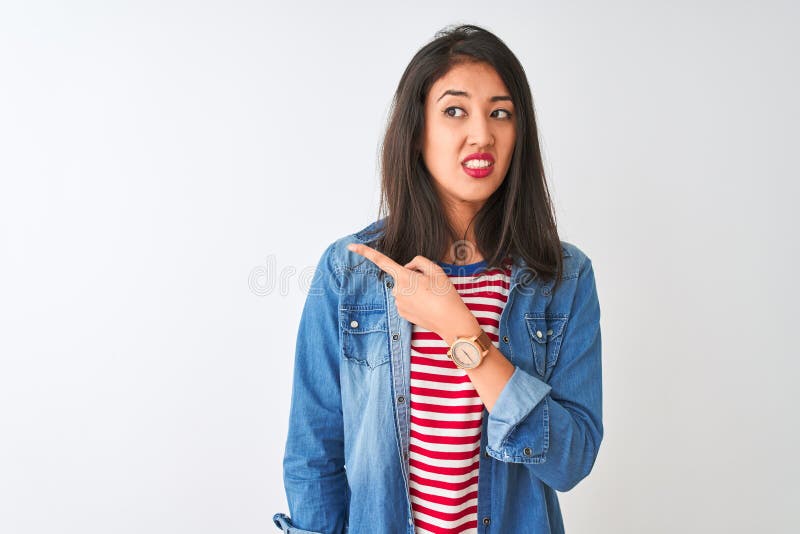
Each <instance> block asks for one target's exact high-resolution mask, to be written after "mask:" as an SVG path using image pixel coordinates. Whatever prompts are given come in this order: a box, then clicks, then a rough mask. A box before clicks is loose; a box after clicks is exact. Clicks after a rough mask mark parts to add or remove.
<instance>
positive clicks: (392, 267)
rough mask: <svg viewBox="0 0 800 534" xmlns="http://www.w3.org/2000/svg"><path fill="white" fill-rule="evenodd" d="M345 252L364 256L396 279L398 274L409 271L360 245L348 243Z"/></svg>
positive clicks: (377, 252) (380, 253) (387, 257)
mask: <svg viewBox="0 0 800 534" xmlns="http://www.w3.org/2000/svg"><path fill="white" fill-rule="evenodd" d="M347 250H349V251H351V252H355V253H356V254H360V255H362V256H364V257H365V258H367V259H368V260H369V261H371V262H372V263H374V264H375V265H377V266H378V267H379V268H380V269H381V270H382V271H384V272H387V273H389V274H390V275H392V276H393V277H395V278H397V276H398V275H399V274H400V273H402V272H404V271H407V270H409V269H406V268H405V267H403V266H402V265H400V264H399V263H397V262H396V261H394V260H393V259H392V258H390V257H389V256H387V255H386V254H383V253H382V252H379V251H377V250H375V249H374V248H372V247H369V246H367V245H363V244H361V243H350V244H349V245H347Z"/></svg>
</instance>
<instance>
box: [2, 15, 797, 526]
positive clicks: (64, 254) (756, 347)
mask: <svg viewBox="0 0 800 534" xmlns="http://www.w3.org/2000/svg"><path fill="white" fill-rule="evenodd" d="M378 4H379V3H377V2H369V3H367V2H364V3H363V5H356V4H342V3H339V2H319V3H317V4H309V3H299V2H298V3H292V4H291V5H290V4H283V3H282V4H275V5H272V4H269V3H264V2H241V1H239V2H231V1H228V2H221V1H219V2H189V1H184V2H177V1H169V2H165V1H158V2H155V1H151V2H141V1H138V2H101V1H96V2H87V1H77V0H75V1H71V2H55V1H53V2H32V1H25V2H23V1H8V2H4V3H3V4H2V5H1V6H0V180H1V181H0V274H2V276H0V531H2V532H4V533H9V534H23V533H25V534H27V533H41V534H45V533H47V534H50V533H80V534H101V533H102V534H106V533H109V532H114V533H137V534H138V533H142V532H148V533H192V534H201V533H226V534H232V533H254V532H277V529H275V527H274V526H273V525H272V522H271V516H272V514H273V513H275V512H278V511H284V512H288V509H287V506H286V501H285V496H284V493H283V483H282V475H281V461H282V456H283V445H284V440H285V438H286V431H287V417H288V410H289V398H290V397H289V395H290V387H291V369H292V359H293V350H294V343H295V335H296V332H297V325H298V320H299V316H300V311H301V308H302V305H303V302H304V299H305V295H306V290H307V286H308V277H309V275H310V274H311V273H312V272H313V269H314V266H315V265H316V261H317V260H318V258H319V256H320V254H321V253H322V251H323V250H324V248H325V247H326V246H327V245H328V244H329V243H330V242H331V241H333V240H334V239H336V238H338V237H341V236H343V235H345V234H348V233H351V232H353V231H356V230H358V229H360V228H362V227H363V226H365V225H366V224H368V223H369V222H371V221H372V220H374V217H375V216H376V214H377V200H378V191H379V188H378V178H377V159H376V158H377V155H378V147H379V144H380V141H381V135H382V132H383V128H384V125H385V120H386V116H387V112H388V109H389V105H390V103H391V98H392V95H393V91H394V89H395V88H396V85H397V82H398V81H399V78H400V75H401V73H402V71H403V69H404V68H405V66H406V64H407V63H408V61H409V60H410V59H411V57H412V55H413V54H414V52H416V50H418V49H419V48H420V47H421V46H422V45H423V44H425V43H426V42H427V41H428V40H429V39H430V38H432V37H433V35H434V33H435V32H436V31H437V30H438V29H440V28H442V27H443V26H445V25H447V24H452V23H457V22H469V23H475V24H479V25H483V26H485V27H486V28H487V29H490V30H492V31H494V32H495V33H496V34H497V35H498V36H500V37H501V38H502V39H503V40H504V41H505V42H506V43H507V44H508V45H509V46H510V47H511V49H512V50H513V51H514V52H515V53H516V54H517V56H518V57H519V59H520V60H521V61H522V63H523V65H524V67H525V69H526V72H527V74H528V77H529V81H530V83H531V86H532V89H533V94H534V102H535V106H536V111H537V114H538V120H539V125H540V129H541V131H540V135H541V139H542V143H543V150H544V155H545V158H546V167H547V171H548V173H549V177H548V178H549V180H550V184H551V188H552V191H553V195H554V197H555V201H556V203H557V209H558V222H559V227H560V231H561V237H562V239H565V240H567V241H570V242H572V243H574V244H576V245H578V246H579V247H580V248H581V249H582V250H583V251H584V252H586V253H587V254H588V255H589V257H591V258H592V261H593V265H594V269H595V275H596V279H597V283H598V292H599V296H600V301H601V310H602V327H603V342H604V354H603V379H604V406H603V408H604V410H603V412H604V423H605V439H604V441H603V444H602V446H601V450H600V454H599V457H598V460H597V463H596V465H595V469H594V471H593V472H592V474H591V475H590V476H589V477H588V478H587V479H585V480H584V481H583V482H581V483H580V484H579V485H578V486H577V487H576V488H575V489H573V490H572V491H571V492H568V493H565V494H562V495H561V502H562V506H563V511H564V519H565V523H566V526H567V530H568V532H570V534H575V533H578V534H580V533H609V534H611V533H613V534H620V533H637V534H638V533H673V532H674V533H687V532H691V533H707V532H725V533H738V532H741V533H745V532H747V533H750V532H771V533H773V532H786V533H788V532H797V529H798V528H800V522H798V520H797V514H796V505H797V503H798V502H800V490H798V475H800V467H799V466H798V461H797V450H798V447H799V446H800V429H799V428H798V415H797V411H796V407H797V406H798V401H800V398H798V389H797V382H798V378H799V377H798V374H799V373H798V370H799V368H800V364H798V356H800V355H799V354H798V349H797V346H796V332H797V330H796V326H795V322H796V320H797V318H798V312H797V303H798V297H800V294H798V293H799V292H798V283H797V280H798V275H797V274H796V273H795V272H794V269H795V268H796V267H797V260H798V258H799V257H800V255H799V254H798V238H797V236H796V235H795V230H797V228H798V216H797V208H796V204H797V198H798V193H800V188H799V187H798V178H800V173H798V170H800V165H798V163H797V160H796V159H795V158H796V151H797V147H798V141H800V139H798V137H799V136H798V126H797V124H798V120H799V119H800V113H799V111H800V106H799V105H798V99H797V95H798V93H799V92H800V87H798V85H799V84H798V74H799V73H798V64H799V62H798V60H797V52H798V49H799V48H800V47H799V46H798V45H800V42H799V41H798V37H797V34H796V27H797V23H798V15H800V10H799V9H798V8H797V7H796V5H797V4H795V3H793V2H788V1H787V2H774V1H773V2H764V1H762V2H755V1H753V2H721V1H720V2H710V1H706V2H697V1H692V2H689V1H681V2H674V1H673V2H633V1H631V2H619V1H608V2H602V3H598V2H590V1H572V2H530V1H525V2H522V1H520V2H516V3H511V2H497V1H495V2H491V3H487V2H468V1H465V0H459V1H454V2H449V1H448V2H436V3H432V2H418V3H413V2H412V3H410V4H409V3H407V2H403V3H400V2H394V3H392V4H389V3H383V4H382V5H378Z"/></svg>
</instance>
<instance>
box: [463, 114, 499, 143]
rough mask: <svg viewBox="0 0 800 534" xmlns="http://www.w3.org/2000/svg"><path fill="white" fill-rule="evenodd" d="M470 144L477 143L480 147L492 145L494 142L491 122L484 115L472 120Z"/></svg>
mask: <svg viewBox="0 0 800 534" xmlns="http://www.w3.org/2000/svg"><path fill="white" fill-rule="evenodd" d="M467 141H468V143H469V144H470V145H477V146H478V147H485V146H491V145H493V144H494V136H493V135H492V131H491V127H490V125H489V122H488V121H487V120H486V119H485V118H482V117H478V118H475V119H473V120H472V121H470V125H469V138H468V140H467Z"/></svg>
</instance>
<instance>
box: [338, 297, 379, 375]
mask: <svg viewBox="0 0 800 534" xmlns="http://www.w3.org/2000/svg"><path fill="white" fill-rule="evenodd" d="M339 327H340V328H341V331H342V356H343V357H344V359H345V361H347V362H350V363H354V364H358V365H366V366H368V367H370V368H375V367H378V366H379V365H382V364H384V363H386V362H388V361H389V328H388V326H387V321H386V308H384V307H380V306H373V305H363V304H354V305H343V306H341V307H340V308H339Z"/></svg>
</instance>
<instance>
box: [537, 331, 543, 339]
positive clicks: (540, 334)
mask: <svg viewBox="0 0 800 534" xmlns="http://www.w3.org/2000/svg"><path fill="white" fill-rule="evenodd" d="M536 337H539V338H540V337H542V331H541V330H537V331H536Z"/></svg>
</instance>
